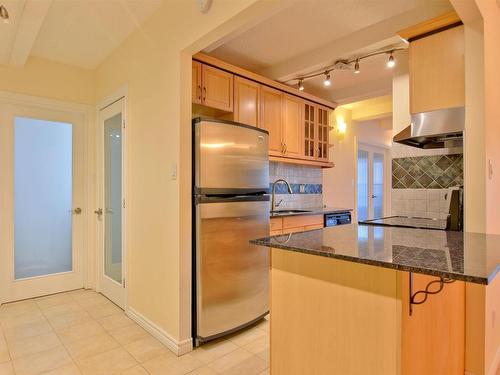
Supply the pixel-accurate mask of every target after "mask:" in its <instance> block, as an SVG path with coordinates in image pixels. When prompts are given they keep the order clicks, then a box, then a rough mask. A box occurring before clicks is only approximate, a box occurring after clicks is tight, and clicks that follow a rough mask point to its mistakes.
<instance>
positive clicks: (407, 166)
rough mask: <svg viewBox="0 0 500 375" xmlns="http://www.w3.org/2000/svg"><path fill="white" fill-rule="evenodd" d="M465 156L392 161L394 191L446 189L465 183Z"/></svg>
mask: <svg viewBox="0 0 500 375" xmlns="http://www.w3.org/2000/svg"><path fill="white" fill-rule="evenodd" d="M463 171H464V169H463V154H452V155H428V156H418V157H403V158H394V159H392V188H393V189H446V188H450V187H454V186H462V185H463V182H464V178H463V175H464V172H463Z"/></svg>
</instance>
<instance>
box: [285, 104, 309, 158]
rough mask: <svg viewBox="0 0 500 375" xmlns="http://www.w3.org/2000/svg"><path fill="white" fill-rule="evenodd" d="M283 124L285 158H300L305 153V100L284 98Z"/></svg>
mask: <svg viewBox="0 0 500 375" xmlns="http://www.w3.org/2000/svg"><path fill="white" fill-rule="evenodd" d="M282 108H283V123H282V134H283V144H284V148H285V150H284V156H288V157H297V158H300V157H302V156H303V155H304V151H303V149H304V148H303V143H302V142H303V139H304V134H303V130H302V129H303V128H304V125H303V118H304V100H303V99H301V98H297V97H295V96H292V95H284V97H283V106H282Z"/></svg>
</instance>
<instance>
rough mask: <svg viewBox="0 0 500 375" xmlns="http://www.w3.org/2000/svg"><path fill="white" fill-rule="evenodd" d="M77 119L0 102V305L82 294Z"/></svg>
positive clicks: (82, 189) (81, 149) (81, 141)
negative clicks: (77, 291) (67, 293)
mask: <svg viewBox="0 0 500 375" xmlns="http://www.w3.org/2000/svg"><path fill="white" fill-rule="evenodd" d="M84 121H85V118H84V115H83V114H77V113H69V112H60V111H54V110H48V109H41V108H38V107H30V106H21V105H12V104H5V103H0V187H1V190H0V208H1V209H0V211H1V216H0V259H1V262H0V279H1V280H0V284H1V285H0V302H1V303H3V302H9V301H16V300H20V299H25V298H31V297H37V296H41V295H46V294H52V293H57V292H62V291H67V290H71V289H77V288H82V287H83V274H84V273H83V262H82V255H83V254H82V253H83V250H84V249H83V244H84V223H85V216H86V212H85V207H86V205H85V185H84V167H83V166H84V164H85V163H84V159H85V155H84V128H83V126H84Z"/></svg>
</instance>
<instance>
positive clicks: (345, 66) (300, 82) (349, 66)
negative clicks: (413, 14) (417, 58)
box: [283, 0, 500, 91]
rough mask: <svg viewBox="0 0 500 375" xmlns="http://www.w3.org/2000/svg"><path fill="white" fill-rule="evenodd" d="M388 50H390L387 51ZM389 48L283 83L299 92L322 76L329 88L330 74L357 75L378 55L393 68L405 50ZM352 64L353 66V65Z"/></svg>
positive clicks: (330, 82)
mask: <svg viewBox="0 0 500 375" xmlns="http://www.w3.org/2000/svg"><path fill="white" fill-rule="evenodd" d="M499 1H500V0H499ZM389 48H390V49H389ZM389 48H386V49H383V50H378V51H375V52H371V53H367V54H366V55H362V56H357V57H355V58H353V59H340V60H337V61H335V63H334V64H333V65H330V66H327V67H325V68H323V69H321V70H317V71H315V72H313V73H310V74H306V75H302V76H300V77H296V78H292V79H289V80H287V81H284V82H283V83H288V82H291V81H294V82H297V88H298V89H299V90H300V91H304V81H307V80H308V79H313V78H317V77H321V76H323V77H324V78H323V85H324V86H325V87H329V86H331V85H332V80H331V74H332V72H333V71H334V70H338V71H349V70H350V71H353V72H354V73H355V74H359V73H360V72H361V69H360V67H359V66H360V62H361V60H364V59H368V58H370V57H374V56H380V55H389V59H388V60H387V67H388V68H394V67H395V66H396V60H395V59H394V52H396V51H400V50H404V49H406V46H403V47H395V46H391V47H389ZM353 64H354V65H353Z"/></svg>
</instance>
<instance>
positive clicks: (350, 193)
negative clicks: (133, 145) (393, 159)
mask: <svg viewBox="0 0 500 375" xmlns="http://www.w3.org/2000/svg"><path fill="white" fill-rule="evenodd" d="M340 121H344V122H345V123H346V125H347V131H346V134H345V135H343V136H342V135H339V134H338V133H337V126H338V123H339V122H340ZM330 124H332V126H333V129H332V130H331V131H330V143H332V144H333V147H332V148H330V161H331V162H333V163H335V167H333V168H328V169H324V170H323V202H324V204H326V205H327V206H330V207H343V208H353V209H354V208H355V207H356V206H355V205H356V200H355V183H356V180H355V173H356V158H357V157H356V153H357V145H356V143H357V140H356V134H357V129H356V124H355V123H353V121H352V119H351V111H350V110H348V109H344V108H342V107H337V109H335V111H333V112H332V113H331V115H330Z"/></svg>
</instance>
